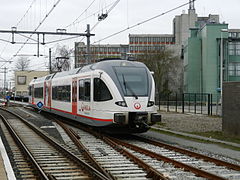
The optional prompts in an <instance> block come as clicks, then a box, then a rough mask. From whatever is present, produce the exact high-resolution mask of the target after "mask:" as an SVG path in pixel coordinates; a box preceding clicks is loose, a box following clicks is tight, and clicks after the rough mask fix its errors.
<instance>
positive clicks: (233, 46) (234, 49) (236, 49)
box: [228, 42, 240, 56]
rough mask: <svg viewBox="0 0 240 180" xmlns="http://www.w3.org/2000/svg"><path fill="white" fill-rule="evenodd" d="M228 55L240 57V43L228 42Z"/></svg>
mask: <svg viewBox="0 0 240 180" xmlns="http://www.w3.org/2000/svg"><path fill="white" fill-rule="evenodd" d="M228 53H229V55H235V56H239V55H240V42H229V45H228Z"/></svg>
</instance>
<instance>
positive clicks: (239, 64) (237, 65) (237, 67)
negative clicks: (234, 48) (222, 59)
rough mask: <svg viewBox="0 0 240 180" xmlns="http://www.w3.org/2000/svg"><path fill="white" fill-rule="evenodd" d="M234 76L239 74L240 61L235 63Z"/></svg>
mask: <svg viewBox="0 0 240 180" xmlns="http://www.w3.org/2000/svg"><path fill="white" fill-rule="evenodd" d="M236 76H240V63H236Z"/></svg>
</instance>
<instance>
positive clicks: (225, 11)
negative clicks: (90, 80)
mask: <svg viewBox="0 0 240 180" xmlns="http://www.w3.org/2000/svg"><path fill="white" fill-rule="evenodd" d="M57 2H58V0H10V1H9V0H8V1H7V0H1V6H0V30H10V29H11V27H13V26H17V29H18V30H29V31H33V30H35V29H36V27H37V26H38V25H39V23H40V22H41V20H42V19H43V18H44V17H45V16H46V14H47V13H48V12H49V11H50V9H51V8H52V7H53V5H54V4H55V3H57ZM91 2H93V4H92V5H91V6H90V7H89V8H88V9H87V7H88V6H89V5H90V4H91ZM114 2H116V0H95V1H94V0H88V1H86V0H61V1H60V2H59V3H58V4H57V6H56V7H55V8H54V9H53V11H52V12H51V13H50V15H49V16H48V17H47V18H46V20H45V21H44V22H43V24H42V25H41V26H40V28H39V29H38V30H37V31H56V29H58V28H65V29H67V32H79V33H83V32H84V31H85V30H86V24H90V26H91V27H93V26H94V25H95V24H96V23H97V22H98V20H97V19H98V14H99V13H102V12H103V13H105V12H106V11H107V10H109V9H110V8H111V7H112V5H113V4H114ZM187 2H188V0H169V1H163V0H120V1H119V3H118V4H117V5H116V7H115V8H113V9H112V11H111V12H110V13H109V15H108V17H107V18H106V19H105V20H103V21H101V22H100V23H99V24H98V25H97V26H96V28H94V30H93V31H92V33H94V34H95V36H94V37H92V38H91V43H93V42H97V41H99V40H101V39H103V38H105V37H107V36H109V35H111V34H114V33H116V32H118V31H121V30H123V29H125V28H127V27H130V26H132V25H135V24H137V23H139V22H142V21H144V20H147V19H149V18H151V17H154V16H156V15H159V14H162V13H164V12H166V11H168V10H170V9H172V8H175V7H178V6H180V5H182V4H184V3H187ZM31 4H32V6H31V8H30V5H31ZM188 7H189V6H188V5H186V6H184V7H182V8H179V9H177V10H175V11H172V12H170V13H167V14H165V15H163V16H160V17H158V18H156V19H154V20H152V21H150V22H147V23H144V24H142V25H139V26H137V27H135V28H132V29H130V30H128V31H125V32H123V33H120V34H118V35H116V36H113V37H111V38H108V39H106V40H104V41H101V42H100V43H101V44H127V43H128V34H137V33H141V34H158V33H159V34H171V33H172V20H173V18H174V16H175V15H180V14H181V13H183V11H185V13H187V10H188ZM239 7H240V0H221V1H219V0H196V1H195V9H196V13H197V14H198V16H208V15H209V14H219V16H220V22H223V21H225V22H226V23H228V24H229V28H236V29H240V20H239V16H240V12H239ZM28 9H29V10H28ZM86 9H87V10H86ZM27 10H28V11H27ZM24 14H25V16H24ZM75 20H76V21H75ZM74 21H75V22H77V23H73V22H74ZM15 38H16V41H18V42H25V41H26V39H23V38H22V37H21V36H17V37H15ZM32 38H34V39H36V37H35V36H32ZM59 38H64V37H58V39H59ZM81 39H82V38H77V39H73V40H68V41H61V42H58V43H52V44H47V45H45V46H41V48H40V54H43V55H46V56H47V55H48V49H49V48H56V46H57V45H67V46H68V47H69V49H71V48H73V47H74V42H75V41H80V40H81ZM3 40H7V41H11V36H10V35H9V34H1V33H0V60H2V59H1V58H3V59H6V60H9V59H11V60H13V61H16V60H17V59H18V58H19V57H20V56H16V57H13V55H14V54H16V53H17V52H18V51H19V49H20V47H21V46H22V45H19V44H14V45H12V44H10V43H6V42H4V41H3ZM45 40H46V42H49V41H53V40H56V38H54V39H53V38H52V37H46V38H45ZM84 41H85V40H84ZM29 42H31V41H29ZM36 53H37V46H36V45H25V46H23V48H22V49H21V51H20V52H19V53H18V54H19V55H21V54H28V55H34V54H36ZM29 59H31V69H34V70H39V69H44V67H45V65H47V64H46V63H47V61H48V57H45V58H43V57H41V58H35V57H31V56H29ZM0 66H1V68H3V67H5V66H6V67H8V68H9V70H10V69H14V62H13V63H11V64H9V63H8V64H3V63H2V62H0ZM1 74H2V73H1ZM1 74H0V84H2V81H1V79H3V74H2V75H1ZM9 74H11V73H9Z"/></svg>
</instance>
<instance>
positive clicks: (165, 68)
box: [137, 49, 181, 95]
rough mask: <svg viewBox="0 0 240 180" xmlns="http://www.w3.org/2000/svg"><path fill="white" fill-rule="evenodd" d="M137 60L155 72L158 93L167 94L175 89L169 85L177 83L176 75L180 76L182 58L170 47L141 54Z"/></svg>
mask: <svg viewBox="0 0 240 180" xmlns="http://www.w3.org/2000/svg"><path fill="white" fill-rule="evenodd" d="M137 60H139V61H141V62H143V63H145V64H146V66H147V67H148V68H149V69H150V71H153V72H154V75H153V76H154V80H155V83H156V90H157V92H158V94H163V95H166V94H170V93H171V92H172V91H173V89H174V88H175V87H174V88H171V87H169V85H170V84H175V85H176V83H177V82H176V80H177V78H176V76H178V69H179V67H178V66H179V65H180V63H179V62H180V60H179V58H178V57H177V56H176V55H175V54H174V52H173V51H171V50H169V49H161V50H158V51H151V52H149V51H148V52H144V53H143V54H141V55H139V56H138V57H137ZM174 82H175V83H174ZM178 84H179V83H178ZM179 86H181V85H179ZM175 89H176V88H175ZM175 89H174V90H175ZM177 89H179V88H177Z"/></svg>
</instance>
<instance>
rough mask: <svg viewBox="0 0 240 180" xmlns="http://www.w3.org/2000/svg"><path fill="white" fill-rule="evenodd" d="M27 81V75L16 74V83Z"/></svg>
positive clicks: (23, 83)
mask: <svg viewBox="0 0 240 180" xmlns="http://www.w3.org/2000/svg"><path fill="white" fill-rule="evenodd" d="M26 81H27V76H17V83H18V85H25V84H26Z"/></svg>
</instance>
